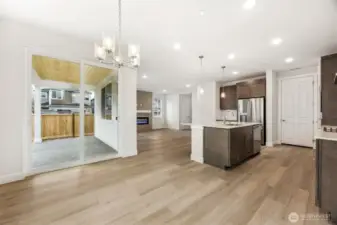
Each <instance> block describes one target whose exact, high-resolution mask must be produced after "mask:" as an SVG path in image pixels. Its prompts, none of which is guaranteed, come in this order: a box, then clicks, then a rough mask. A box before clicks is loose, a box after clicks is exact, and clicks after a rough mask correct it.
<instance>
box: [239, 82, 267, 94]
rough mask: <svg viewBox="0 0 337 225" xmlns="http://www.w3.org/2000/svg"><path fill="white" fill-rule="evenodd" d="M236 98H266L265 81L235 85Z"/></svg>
mask: <svg viewBox="0 0 337 225" xmlns="http://www.w3.org/2000/svg"><path fill="white" fill-rule="evenodd" d="M237 96H238V98H240V99H243V98H259V97H265V96H266V79H265V78H262V79H256V80H253V81H251V82H241V83H238V84H237Z"/></svg>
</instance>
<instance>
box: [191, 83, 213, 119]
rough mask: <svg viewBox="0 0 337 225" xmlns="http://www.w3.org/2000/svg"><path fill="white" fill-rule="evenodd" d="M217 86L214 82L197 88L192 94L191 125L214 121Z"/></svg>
mask: <svg viewBox="0 0 337 225" xmlns="http://www.w3.org/2000/svg"><path fill="white" fill-rule="evenodd" d="M217 92H218V91H217V84H216V82H215V81H213V82H207V83H204V84H201V85H199V86H197V87H196V88H195V89H194V90H193V92H192V123H193V124H207V123H214V122H215V121H216V109H217V98H216V93H217Z"/></svg>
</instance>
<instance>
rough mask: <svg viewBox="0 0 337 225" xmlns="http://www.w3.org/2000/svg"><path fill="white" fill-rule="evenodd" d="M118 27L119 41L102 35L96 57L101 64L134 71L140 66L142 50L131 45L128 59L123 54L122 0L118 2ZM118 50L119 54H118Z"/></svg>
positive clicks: (96, 47) (96, 49) (97, 46)
mask: <svg viewBox="0 0 337 225" xmlns="http://www.w3.org/2000/svg"><path fill="white" fill-rule="evenodd" d="M116 14H117V15H118V27H117V31H118V33H117V35H116V37H118V39H117V41H116V38H115V37H110V36H107V35H104V33H102V45H101V46H99V45H96V44H95V57H96V59H98V60H99V61H100V62H101V63H105V64H112V65H113V66H115V67H117V68H120V67H128V68H132V69H137V68H138V67H139V65H140V50H139V49H140V48H139V46H138V45H129V48H128V57H127V56H125V55H123V54H122V51H121V49H122V46H121V43H123V40H122V39H121V37H122V33H121V31H122V27H121V25H122V0H119V1H118V10H117V13H116ZM116 50H118V52H116Z"/></svg>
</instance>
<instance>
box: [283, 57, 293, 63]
mask: <svg viewBox="0 0 337 225" xmlns="http://www.w3.org/2000/svg"><path fill="white" fill-rule="evenodd" d="M284 61H285V62H286V63H292V62H294V58H292V57H288V58H286V59H285V60H284Z"/></svg>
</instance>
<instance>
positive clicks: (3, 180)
mask: <svg viewBox="0 0 337 225" xmlns="http://www.w3.org/2000/svg"><path fill="white" fill-rule="evenodd" d="M23 179H25V175H24V174H23V173H15V174H9V175H5V176H1V177H0V185H1V184H7V183H11V182H15V181H19V180H23Z"/></svg>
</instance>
